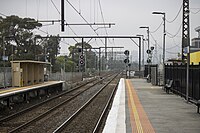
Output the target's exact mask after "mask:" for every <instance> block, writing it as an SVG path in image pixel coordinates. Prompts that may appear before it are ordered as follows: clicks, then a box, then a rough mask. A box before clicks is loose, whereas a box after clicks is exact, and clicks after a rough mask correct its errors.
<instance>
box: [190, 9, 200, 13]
mask: <svg viewBox="0 0 200 133" xmlns="http://www.w3.org/2000/svg"><path fill="white" fill-rule="evenodd" d="M190 9H194V10H197V11H196V12H193V11H191V10H190V12H191V13H192V14H198V13H199V12H200V8H190Z"/></svg>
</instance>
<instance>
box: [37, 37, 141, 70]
mask: <svg viewBox="0 0 200 133" xmlns="http://www.w3.org/2000/svg"><path fill="white" fill-rule="evenodd" d="M52 37H53V38H54V36H51V38H52ZM57 37H58V36H56V37H55V38H57ZM37 38H50V37H49V36H37V37H36V39H37ZM59 38H69V39H75V38H80V39H82V49H83V45H84V39H90V40H91V39H94V38H104V39H105V58H106V60H107V48H108V47H107V39H109V38H113V39H114V38H115V39H131V40H133V39H139V45H137V46H138V48H139V71H141V37H139V36H59Z"/></svg>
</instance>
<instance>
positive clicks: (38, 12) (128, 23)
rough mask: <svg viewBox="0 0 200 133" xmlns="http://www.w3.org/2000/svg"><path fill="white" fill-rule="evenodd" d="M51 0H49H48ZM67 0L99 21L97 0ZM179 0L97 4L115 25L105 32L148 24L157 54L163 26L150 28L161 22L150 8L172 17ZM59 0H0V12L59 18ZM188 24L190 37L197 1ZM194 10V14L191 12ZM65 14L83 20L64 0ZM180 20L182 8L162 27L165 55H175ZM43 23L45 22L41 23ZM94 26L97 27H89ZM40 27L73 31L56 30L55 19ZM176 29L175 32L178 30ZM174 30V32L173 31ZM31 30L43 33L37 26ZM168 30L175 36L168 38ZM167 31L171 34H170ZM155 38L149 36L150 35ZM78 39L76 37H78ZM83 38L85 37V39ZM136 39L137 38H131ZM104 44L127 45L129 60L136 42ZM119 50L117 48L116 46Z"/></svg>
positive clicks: (78, 29)
mask: <svg viewBox="0 0 200 133" xmlns="http://www.w3.org/2000/svg"><path fill="white" fill-rule="evenodd" d="M52 1H53V2H52ZM69 2H70V3H71V4H72V5H73V6H74V7H75V8H76V9H77V10H78V11H79V12H80V14H81V15H82V16H84V18H85V19H86V20H87V21H88V22H91V23H94V22H95V23H97V22H103V19H102V16H101V11H100V5H99V0H69ZM182 2H183V0H100V3H101V8H102V12H103V16H104V20H105V22H108V23H115V24H116V25H115V26H112V27H111V28H108V29H107V32H108V34H109V35H137V34H143V35H145V38H146V35H147V32H146V30H145V29H139V27H140V26H149V27H150V31H151V32H153V33H151V36H150V42H151V43H150V45H151V46H155V44H157V45H158V46H157V51H158V54H157V57H159V55H160V54H161V53H162V35H163V26H161V27H160V29H158V30H157V31H156V32H154V31H155V30H156V29H157V27H158V26H159V25H160V24H161V22H162V16H161V15H152V11H161V12H165V13H166V19H167V20H168V21H171V20H173V19H174V18H175V17H176V16H177V13H178V11H179V10H180V8H181V5H182ZM53 3H54V4H55V6H56V7H57V8H58V10H59V11H60V0H0V13H3V14H5V15H7V16H9V15H18V16H20V17H31V18H35V19H36V20H52V19H53V20H55V19H56V20H58V19H60V15H59V12H58V11H57V10H56V8H55V7H54V5H53ZM190 8H191V10H190V13H191V15H190V26H191V38H194V37H196V36H197V33H196V32H195V30H194V28H196V27H197V26H200V12H199V10H200V1H199V0H190ZM195 13H196V14H195ZM65 18H66V22H67V23H85V21H84V20H83V19H82V18H81V17H80V16H79V14H78V13H76V11H75V10H74V9H73V8H72V7H71V6H70V5H69V4H68V3H67V1H65ZM181 23H182V10H181V12H180V14H179V15H178V17H177V19H176V20H175V21H173V22H172V23H166V30H167V32H168V36H166V56H167V58H169V57H176V56H177V54H176V53H177V52H180V48H181V31H182V30H179V27H180V25H181ZM44 24H46V23H44ZM71 28H72V29H73V31H75V33H76V34H77V35H96V34H95V33H94V31H93V30H92V29H91V28H90V27H89V26H71ZM93 28H94V29H96V28H97V27H93ZM41 30H43V31H45V32H48V34H53V35H57V34H60V35H74V33H73V32H72V31H71V30H70V29H69V28H68V27H66V28H65V32H64V33H63V32H60V25H59V23H56V24H54V25H50V26H44V27H42V28H41ZM178 31H179V32H178ZM97 33H98V34H99V35H106V32H105V29H103V28H100V29H98V30H97ZM177 33H178V34H177ZM35 34H41V35H46V34H45V33H43V32H40V31H38V30H36V31H35ZM170 34H172V35H175V34H177V36H176V37H174V38H170V37H169V36H170ZM172 35H171V36H172ZM152 37H153V38H154V39H155V40H156V42H155V40H154V39H153V38H152ZM63 41H64V42H66V43H69V44H70V45H74V44H75V43H76V42H75V41H74V40H72V39H68V40H67V39H65V40H63ZM78 41H79V40H78ZM86 41H87V40H86ZM135 41H136V42H137V41H138V40H137V39H135ZM91 45H92V46H93V47H100V46H103V44H102V42H101V41H99V40H96V41H95V40H92V41H91ZM68 46H69V45H67V44H65V43H62V44H61V47H62V49H61V53H66V52H68V51H67V48H68ZM108 46H124V47H125V48H124V49H123V50H125V49H129V50H130V51H131V52H132V51H134V52H132V53H133V56H134V57H133V60H137V58H138V56H137V54H138V53H137V52H138V48H137V46H136V45H135V44H134V43H133V42H132V41H131V40H129V39H110V41H109V42H108ZM121 50H122V49H121ZM118 51H119V50H118Z"/></svg>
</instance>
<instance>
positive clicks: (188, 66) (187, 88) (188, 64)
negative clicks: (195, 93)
mask: <svg viewBox="0 0 200 133" xmlns="http://www.w3.org/2000/svg"><path fill="white" fill-rule="evenodd" d="M188 47H189V46H188ZM189 72H190V53H189V51H188V53H187V81H186V82H187V84H186V100H187V102H189Z"/></svg>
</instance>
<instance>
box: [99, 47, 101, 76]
mask: <svg viewBox="0 0 200 133" xmlns="http://www.w3.org/2000/svg"><path fill="white" fill-rule="evenodd" d="M100 72H101V48H99V76H100Z"/></svg>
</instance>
